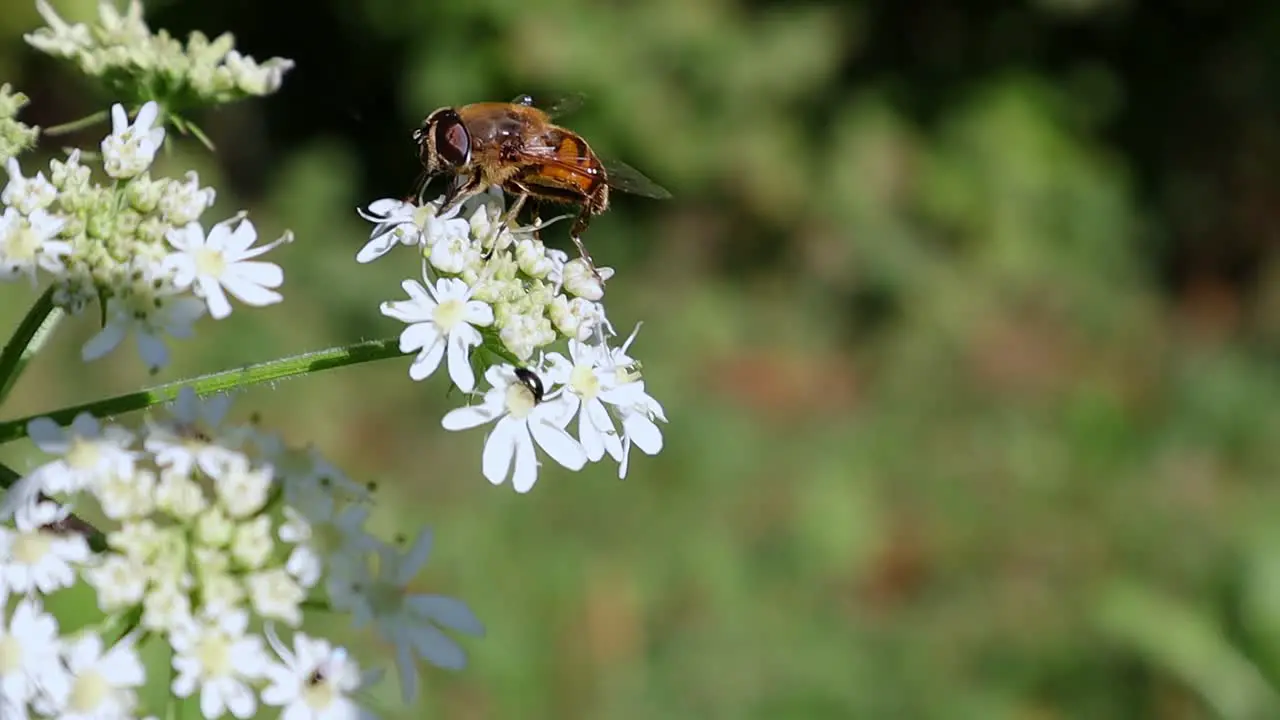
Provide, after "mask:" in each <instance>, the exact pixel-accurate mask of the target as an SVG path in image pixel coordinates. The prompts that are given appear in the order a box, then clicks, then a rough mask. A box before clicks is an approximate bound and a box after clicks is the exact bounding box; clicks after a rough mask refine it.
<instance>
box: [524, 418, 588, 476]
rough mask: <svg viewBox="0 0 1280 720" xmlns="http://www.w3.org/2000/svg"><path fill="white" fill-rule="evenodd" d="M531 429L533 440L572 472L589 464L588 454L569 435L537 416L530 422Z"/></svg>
mask: <svg viewBox="0 0 1280 720" xmlns="http://www.w3.org/2000/svg"><path fill="white" fill-rule="evenodd" d="M529 428H530V430H532V431H533V439H534V440H537V441H538V445H539V446H540V447H541V448H542V449H543V450H545V451H546V453H547V454H548V455H550V456H551V459H552V460H555V461H556V462H558V463H560V464H561V465H563V466H565V467H567V468H569V469H570V470H581V469H582V467H583V466H584V465H586V464H587V453H586V452H585V451H584V450H583V449H582V446H581V445H579V444H578V441H577V440H574V439H573V438H572V437H570V435H569V433H567V432H565V431H564V430H562V429H560V428H558V427H556V426H555V425H553V424H552V423H550V422H548V421H547V420H546V419H544V418H539V417H536V416H535V418H533V419H531V420H530V422H529Z"/></svg>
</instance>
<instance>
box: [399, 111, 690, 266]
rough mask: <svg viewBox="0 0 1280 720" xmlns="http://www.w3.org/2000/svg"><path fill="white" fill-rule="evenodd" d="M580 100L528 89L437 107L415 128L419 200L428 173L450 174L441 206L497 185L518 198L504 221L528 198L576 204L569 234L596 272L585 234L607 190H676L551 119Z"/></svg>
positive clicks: (658, 194) (647, 193) (663, 194)
mask: <svg viewBox="0 0 1280 720" xmlns="http://www.w3.org/2000/svg"><path fill="white" fill-rule="evenodd" d="M576 106H577V102H576V96H575V97H573V98H569V99H568V100H567V101H565V102H562V103H560V104H558V105H556V106H553V107H550V108H548V109H545V110H544V109H542V108H539V107H536V106H535V104H534V100H533V98H532V97H530V96H529V95H520V96H518V97H516V98H515V99H514V100H512V101H511V102H509V103H504V102H479V103H472V104H470V105H462V106H459V107H443V108H440V109H439V110H436V111H434V112H432V113H431V114H430V115H428V116H427V117H426V119H424V120H423V121H422V126H421V127H419V128H418V129H417V130H415V131H414V133H413V140H414V142H415V143H417V145H418V155H419V159H420V161H421V162H422V168H423V172H422V174H421V175H420V176H419V179H418V182H417V184H416V186H415V195H417V196H418V197H419V201H420V200H421V194H422V192H423V191H424V190H425V188H426V184H427V182H429V181H430V179H431V178H433V177H436V176H439V175H450V176H452V182H451V183H450V185H449V188H448V190H446V192H445V196H444V201H443V204H442V206H441V209H440V212H441V213H443V212H445V211H446V210H448V209H451V208H452V207H453V206H454V205H455V204H458V203H461V202H463V201H465V200H466V199H467V198H470V197H472V196H474V195H476V194H478V193H480V192H483V191H484V190H486V189H488V188H491V187H496V188H500V189H501V190H503V191H504V192H506V193H507V194H509V195H511V196H513V197H514V198H515V199H514V200H513V201H512V203H511V206H510V208H509V209H508V210H507V213H506V216H505V218H504V220H503V223H504V224H505V223H508V222H510V221H512V220H514V219H515V217H516V213H518V212H519V211H520V209H521V208H522V207H523V206H524V204H525V203H526V202H528V201H529V200H533V201H534V202H548V203H556V204H565V205H576V206H578V207H579V211H578V214H577V218H576V219H575V220H574V223H573V227H572V228H571V229H570V231H569V236H570V238H571V239H572V240H573V243H574V245H575V246H577V248H578V252H579V253H580V254H581V255H582V258H583V260H586V261H587V264H588V265H589V266H590V267H591V269H592V271H593V272H594V271H595V265H594V264H593V263H592V262H591V256H590V254H588V253H587V249H586V246H584V245H583V244H582V233H583V232H585V231H586V229H587V226H588V224H589V223H590V222H591V219H592V218H593V217H595V216H597V215H599V214H601V213H603V212H604V211H605V210H607V209H608V208H609V190H610V189H611V188H612V189H615V190H620V191H623V192H628V193H632V194H635V195H640V196H644V197H651V198H657V199H666V198H670V197H671V193H669V192H667V191H666V190H665V189H663V188H662V187H660V186H658V184H657V183H655V182H653V181H652V180H650V179H648V178H647V177H645V176H644V175H642V174H641V173H640V172H639V171H638V170H636V169H634V168H632V167H630V166H629V165H626V164H623V163H620V162H608V163H606V162H604V161H602V160H601V159H600V158H599V157H598V156H597V155H596V154H595V152H594V151H593V150H592V149H591V146H590V145H588V144H587V141H586V140H584V139H583V137H582V136H581V135H579V134H577V133H575V132H573V131H572V130H568V129H566V128H564V127H561V126H560V125H557V124H555V123H554V122H553V120H554V119H555V118H556V117H558V116H560V115H563V114H565V113H567V112H569V110H570V109H571V108H572V107H576ZM597 277H599V274H598V273H597Z"/></svg>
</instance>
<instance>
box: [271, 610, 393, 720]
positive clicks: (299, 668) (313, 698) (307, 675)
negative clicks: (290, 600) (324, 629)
mask: <svg viewBox="0 0 1280 720" xmlns="http://www.w3.org/2000/svg"><path fill="white" fill-rule="evenodd" d="M267 641H268V642H270V643H271V647H272V649H274V650H275V651H276V654H277V655H279V656H280V659H281V660H282V661H283V662H282V663H272V664H271V665H269V666H268V667H267V680H268V681H269V682H270V685H268V686H267V687H266V689H264V690H263V691H262V702H263V703H264V704H267V705H275V706H278V707H281V708H283V709H282V710H281V711H280V720H356V719H357V718H364V717H371V716H369V715H368V714H367V713H365V712H364V711H362V710H361V709H360V706H359V705H357V704H356V702H355V701H354V700H352V699H351V695H352V694H354V693H355V692H356V691H357V690H359V689H360V686H361V684H362V678H361V676H360V667H359V666H358V665H357V664H356V662H355V661H354V660H353V659H351V656H350V655H349V654H347V651H346V649H345V648H340V647H334V646H333V645H332V644H331V643H329V641H327V640H324V639H322V638H312V637H308V636H307V635H305V634H303V633H296V634H294V636H293V649H292V650H290V649H289V648H287V647H285V645H284V643H282V642H280V638H279V637H277V636H276V634H275V633H274V632H273V631H272V630H270V629H268V630H267Z"/></svg>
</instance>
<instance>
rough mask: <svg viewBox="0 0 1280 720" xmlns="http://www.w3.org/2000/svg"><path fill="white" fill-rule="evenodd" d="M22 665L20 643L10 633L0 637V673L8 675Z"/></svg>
mask: <svg viewBox="0 0 1280 720" xmlns="http://www.w3.org/2000/svg"><path fill="white" fill-rule="evenodd" d="M21 667H22V643H21V642H19V641H18V639H17V638H15V637H14V636H12V635H5V636H4V637H0V675H8V674H10V673H12V672H16V671H17V670H19V669H20V668H21Z"/></svg>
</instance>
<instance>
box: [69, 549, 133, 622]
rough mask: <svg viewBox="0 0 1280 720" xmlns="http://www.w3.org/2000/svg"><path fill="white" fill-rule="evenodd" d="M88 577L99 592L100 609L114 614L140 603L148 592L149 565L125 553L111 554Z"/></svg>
mask: <svg viewBox="0 0 1280 720" xmlns="http://www.w3.org/2000/svg"><path fill="white" fill-rule="evenodd" d="M84 579H85V581H86V582H88V583H89V585H91V586H93V589H94V590H95V591H96V592H97V594H98V609H100V610H102V611H103V612H105V613H112V612H115V611H117V610H120V609H122V608H126V607H131V606H133V605H137V604H138V603H140V602H141V601H142V596H143V594H144V593H146V591H147V567H146V566H144V565H143V564H142V563H140V562H137V561H135V560H134V559H132V558H129V557H126V556H124V555H115V554H111V555H108V556H107V558H106V559H105V560H103V561H102V562H101V563H100V564H99V565H98V566H97V567H91V568H88V569H86V570H85V571H84Z"/></svg>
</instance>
